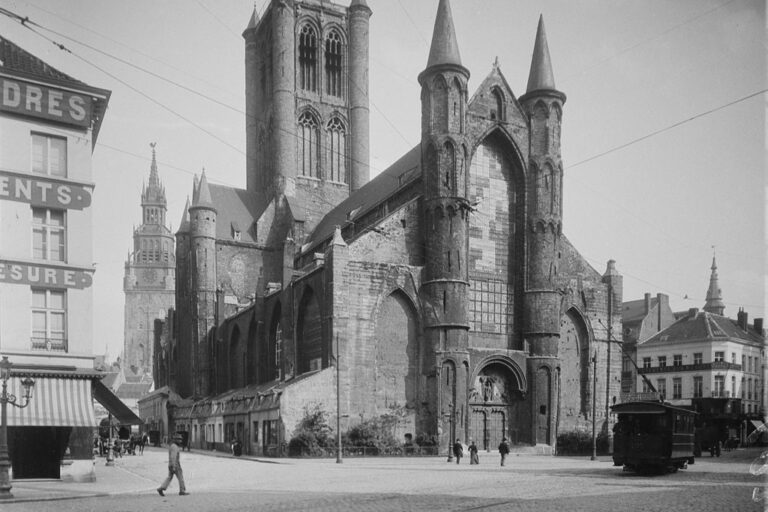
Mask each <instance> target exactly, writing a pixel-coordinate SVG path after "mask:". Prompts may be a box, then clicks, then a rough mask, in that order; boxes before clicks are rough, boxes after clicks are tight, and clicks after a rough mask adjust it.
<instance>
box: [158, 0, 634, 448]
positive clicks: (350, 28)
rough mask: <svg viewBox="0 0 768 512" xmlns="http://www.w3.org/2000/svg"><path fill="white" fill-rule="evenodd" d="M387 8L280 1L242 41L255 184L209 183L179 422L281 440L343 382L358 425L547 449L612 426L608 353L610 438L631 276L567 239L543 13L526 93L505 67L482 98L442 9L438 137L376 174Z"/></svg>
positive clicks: (186, 218)
mask: <svg viewBox="0 0 768 512" xmlns="http://www.w3.org/2000/svg"><path fill="white" fill-rule="evenodd" d="M371 14H372V12H371V10H370V8H369V7H368V5H367V4H366V2H365V0H352V2H351V5H350V6H349V7H345V6H341V5H336V4H333V3H330V2H327V1H320V0H271V2H270V3H269V5H268V7H267V8H266V10H265V11H264V12H263V14H262V16H261V17H259V16H257V14H256V13H254V15H253V17H252V18H251V20H250V23H249V24H248V27H247V28H246V30H245V32H244V33H243V37H244V39H245V65H246V110H247V123H246V124H247V126H246V130H247V141H248V142H247V144H248V145H247V169H246V172H247V189H246V190H242V189H235V188H231V187H224V186H217V185H214V184H209V183H208V180H207V178H206V176H205V174H204V173H203V175H202V176H201V178H200V179H199V180H197V179H196V180H195V183H194V186H193V197H192V201H191V203H190V204H189V206H188V208H187V209H186V210H185V211H184V214H183V218H182V222H181V225H180V228H179V231H178V233H177V234H176V247H177V252H176V278H177V279H176V310H175V311H172V312H171V315H170V316H169V321H168V326H167V328H166V329H165V335H164V336H161V337H159V338H158V339H159V341H158V342H157V343H158V345H157V347H156V353H157V358H156V362H155V373H156V386H157V387H160V386H163V385H168V386H170V387H171V388H172V389H173V390H175V391H177V392H178V393H179V394H180V395H181V396H182V397H185V398H186V400H184V401H183V402H182V403H181V404H180V405H179V406H178V407H176V408H175V409H174V410H172V416H173V421H174V422H175V428H177V429H186V430H189V431H190V439H191V442H192V444H193V446H194V445H200V446H210V443H223V442H227V441H228V440H229V439H230V438H232V437H238V438H240V439H241V440H242V441H243V444H244V448H245V450H246V451H247V452H250V453H254V454H273V453H277V447H278V446H280V444H282V443H283V442H287V441H288V440H289V439H290V437H291V434H292V431H293V429H294V428H295V426H296V424H297V422H298V421H299V419H300V418H301V417H302V416H303V414H304V409H305V407H314V406H319V407H321V408H322V409H323V410H324V411H326V412H327V413H329V418H331V419H333V418H335V416H336V413H337V409H336V394H337V382H338V393H339V404H340V411H339V413H340V414H341V415H342V423H341V428H342V430H346V429H347V428H349V427H350V426H352V425H354V424H355V423H357V422H360V421H361V420H365V419H370V418H373V417H376V416H380V415H383V414H394V413H396V414H397V415H398V417H399V418H400V421H399V423H398V426H397V435H398V436H399V438H400V439H403V440H405V439H407V438H408V437H409V436H410V437H411V438H413V439H417V438H419V437H420V436H421V437H432V438H433V439H435V438H436V439H438V440H439V444H440V446H441V450H447V447H448V446H449V443H450V441H451V440H452V439H455V438H457V437H458V438H461V439H462V440H463V441H465V442H466V440H468V439H473V440H475V441H476V442H477V444H478V446H479V447H481V449H490V450H494V449H495V448H496V446H497V445H498V443H499V442H500V441H501V438H502V437H507V438H508V439H509V440H510V441H511V442H512V444H513V445H516V446H518V447H520V448H521V449H522V447H524V446H538V447H539V448H540V450H539V451H542V452H545V453H548V452H551V450H552V447H553V446H554V445H555V442H556V437H557V435H558V433H562V432H565V431H571V430H575V429H587V428H588V425H589V426H591V421H592V416H591V414H592V412H591V405H592V393H593V391H592V377H593V373H592V372H593V370H592V368H593V367H592V364H591V363H592V356H593V355H595V354H596V355H597V365H596V368H597V372H598V374H597V389H596V391H595V393H596V399H597V416H598V421H599V422H600V424H601V425H602V427H603V428H605V427H606V424H603V422H604V420H605V419H606V412H607V409H608V402H609V401H610V400H611V399H612V397H614V396H617V395H618V393H619V382H620V377H621V375H620V369H621V368H620V364H621V363H620V362H621V355H620V350H619V348H618V347H617V346H616V345H612V344H610V343H607V340H608V337H609V335H610V330H611V329H612V330H613V332H614V333H620V332H621V329H620V321H621V315H620V314H619V312H620V305H621V301H622V284H621V277H620V276H619V275H618V274H617V272H616V270H615V269H614V266H613V262H609V263H608V265H607V270H606V271H605V273H604V274H603V275H601V274H600V273H599V272H597V271H596V270H595V269H593V268H592V267H591V266H590V265H589V264H588V263H587V262H586V261H585V260H584V258H582V257H581V256H580V255H579V253H578V252H577V251H576V249H574V247H573V246H572V245H571V244H570V242H569V241H568V239H567V238H566V237H565V235H564V234H563V233H562V221H563V219H562V202H563V188H562V183H563V179H562V178H563V164H562V161H561V155H560V137H561V123H562V118H563V113H564V109H563V106H564V103H565V99H566V97H565V94H564V93H562V92H560V91H558V90H557V89H556V87H555V81H554V75H553V72H552V67H551V63H550V57H549V49H548V47H547V40H546V35H545V32H544V25H543V22H542V21H541V20H540V21H539V26H538V32H537V35H536V40H535V45H534V50H533V61H532V64H531V69H530V75H529V78H528V86H527V91H526V93H525V94H523V95H522V96H520V97H519V98H518V97H516V96H515V95H514V93H513V92H512V90H511V89H510V87H509V85H508V83H507V80H506V79H505V78H504V75H503V74H502V72H501V69H499V67H498V65H494V66H493V67H492V69H491V70H490V73H489V74H488V75H487V76H486V77H485V78H484V79H483V80H482V81H481V82H480V85H479V87H478V88H477V90H476V91H475V92H474V94H473V95H472V96H470V95H469V77H470V73H469V70H467V69H466V68H465V67H464V66H463V65H462V63H461V58H460V52H459V44H458V40H457V37H456V34H455V30H454V24H453V20H452V15H451V9H450V5H449V1H448V0H439V5H438V7H437V16H436V21H435V27H434V34H433V38H432V43H431V49H430V52H429V55H428V56H426V55H425V56H424V57H425V60H426V67H425V68H424V71H423V72H421V74H420V75H419V76H418V77H414V79H417V78H418V81H419V84H420V85H421V91H422V92H421V105H422V116H421V119H422V121H421V134H422V136H421V142H420V143H419V144H418V145H417V146H416V147H414V148H413V149H412V150H410V151H409V152H407V153H406V154H405V155H403V156H402V157H401V158H400V159H399V160H398V161H396V162H395V163H394V164H393V165H392V166H391V167H389V168H388V169H386V170H385V171H383V172H382V173H381V174H379V175H378V176H376V177H375V178H374V179H372V180H369V150H368V148H369V140H370V137H369V121H368V118H369V102H368V60H367V59H368V44H369V41H368V34H369V23H370V19H371ZM374 19H375V18H374ZM612 311H616V313H614V314H612ZM337 365H338V370H339V373H338V381H337ZM206 443H208V444H207V445H206Z"/></svg>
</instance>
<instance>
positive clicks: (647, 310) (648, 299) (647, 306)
mask: <svg viewBox="0 0 768 512" xmlns="http://www.w3.org/2000/svg"><path fill="white" fill-rule="evenodd" d="M650 312H651V294H650V293H646V294H645V314H646V315H647V314H648V313H650Z"/></svg>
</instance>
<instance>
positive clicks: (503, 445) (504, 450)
mask: <svg viewBox="0 0 768 512" xmlns="http://www.w3.org/2000/svg"><path fill="white" fill-rule="evenodd" d="M499 454H500V455H501V465H502V466H503V465H504V462H506V460H507V455H508V454H509V444H508V443H507V438H506V437H505V438H503V439H502V440H501V442H500V443H499Z"/></svg>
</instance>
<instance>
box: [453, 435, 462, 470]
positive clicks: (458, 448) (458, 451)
mask: <svg viewBox="0 0 768 512" xmlns="http://www.w3.org/2000/svg"><path fill="white" fill-rule="evenodd" d="M453 456H454V457H456V464H458V463H459V462H461V458H462V457H463V456H464V447H463V446H462V444H461V439H459V438H458V437H457V438H456V442H455V443H453Z"/></svg>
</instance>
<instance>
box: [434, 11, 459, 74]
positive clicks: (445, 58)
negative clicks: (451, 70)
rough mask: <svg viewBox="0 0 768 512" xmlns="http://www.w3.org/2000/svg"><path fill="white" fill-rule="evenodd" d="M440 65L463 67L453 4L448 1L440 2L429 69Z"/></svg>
mask: <svg viewBox="0 0 768 512" xmlns="http://www.w3.org/2000/svg"><path fill="white" fill-rule="evenodd" d="M440 64H453V65H456V66H461V56H460V55H459V43H458V42H457V41H456V30H455V29H454V28H453V16H452V15H451V4H450V2H449V1H448V0H440V5H438V7H437V17H436V18H435V29H434V30H433V32H432V46H431V47H430V49H429V60H428V61H427V68H431V67H432V66H439V65H440Z"/></svg>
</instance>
